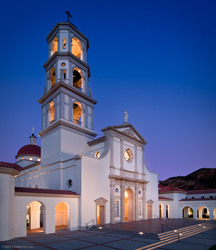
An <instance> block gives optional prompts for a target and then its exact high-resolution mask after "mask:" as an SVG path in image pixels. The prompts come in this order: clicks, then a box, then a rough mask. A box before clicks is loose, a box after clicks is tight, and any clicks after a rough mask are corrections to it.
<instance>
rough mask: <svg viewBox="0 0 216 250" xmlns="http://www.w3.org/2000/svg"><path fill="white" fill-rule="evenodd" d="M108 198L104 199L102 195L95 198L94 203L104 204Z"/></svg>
mask: <svg viewBox="0 0 216 250" xmlns="http://www.w3.org/2000/svg"><path fill="white" fill-rule="evenodd" d="M107 201H108V200H106V199H104V198H103V197H100V198H98V199H96V200H95V203H96V204H97V205H105V203H106V202H107Z"/></svg>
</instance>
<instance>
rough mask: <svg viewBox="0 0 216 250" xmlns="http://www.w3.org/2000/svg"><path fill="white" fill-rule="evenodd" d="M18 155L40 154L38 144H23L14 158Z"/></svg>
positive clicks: (37, 155)
mask: <svg viewBox="0 0 216 250" xmlns="http://www.w3.org/2000/svg"><path fill="white" fill-rule="evenodd" d="M19 156H36V157H40V156H41V148H40V147H39V146H38V145H33V144H29V145H25V146H23V147H22V148H21V149H20V150H19V151H18V153H17V155H16V158H17V157H19Z"/></svg>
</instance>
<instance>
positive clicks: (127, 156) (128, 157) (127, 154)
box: [124, 148, 133, 162]
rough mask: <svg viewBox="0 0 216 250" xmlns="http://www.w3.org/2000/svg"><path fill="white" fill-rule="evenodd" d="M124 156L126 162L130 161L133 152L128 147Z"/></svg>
mask: <svg viewBox="0 0 216 250" xmlns="http://www.w3.org/2000/svg"><path fill="white" fill-rule="evenodd" d="M124 157H125V160H126V161H127V162H131V161H132V160H133V153H132V151H131V150H130V149H129V148H127V149H126V150H125V152H124Z"/></svg>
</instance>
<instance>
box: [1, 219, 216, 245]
mask: <svg viewBox="0 0 216 250" xmlns="http://www.w3.org/2000/svg"><path fill="white" fill-rule="evenodd" d="M162 225H163V226H162ZM174 230H175V231H174ZM215 244H216V221H206V222H204V221H198V220H186V219H167V220H146V221H139V222H129V223H120V224H115V225H105V226H103V227H102V229H94V230H87V231H73V232H71V231H69V230H68V229H62V230H58V231H57V232H56V233H54V234H44V233H32V234H29V235H28V236H27V237H20V238H15V239H13V240H9V241H3V242H0V247H1V248H2V249H34V250H36V249H41V250H42V249H99V250H100V249H101V250H103V249H121V250H123V249H126V250H127V249H139V250H142V249H164V250H165V249H186V250H207V249H209V248H210V247H211V246H213V245H215Z"/></svg>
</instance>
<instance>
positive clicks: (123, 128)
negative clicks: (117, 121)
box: [102, 123, 146, 144]
mask: <svg viewBox="0 0 216 250" xmlns="http://www.w3.org/2000/svg"><path fill="white" fill-rule="evenodd" d="M107 130H114V131H116V132H120V133H122V134H125V135H127V136H129V137H131V138H133V139H136V140H138V141H141V142H142V143H143V144H146V141H145V140H144V139H143V137H142V136H141V135H140V134H139V133H138V132H137V130H136V129H135V128H134V127H133V125H131V124H129V123H124V124H123V125H119V126H109V127H106V128H104V129H102V131H103V132H105V131H107Z"/></svg>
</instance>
